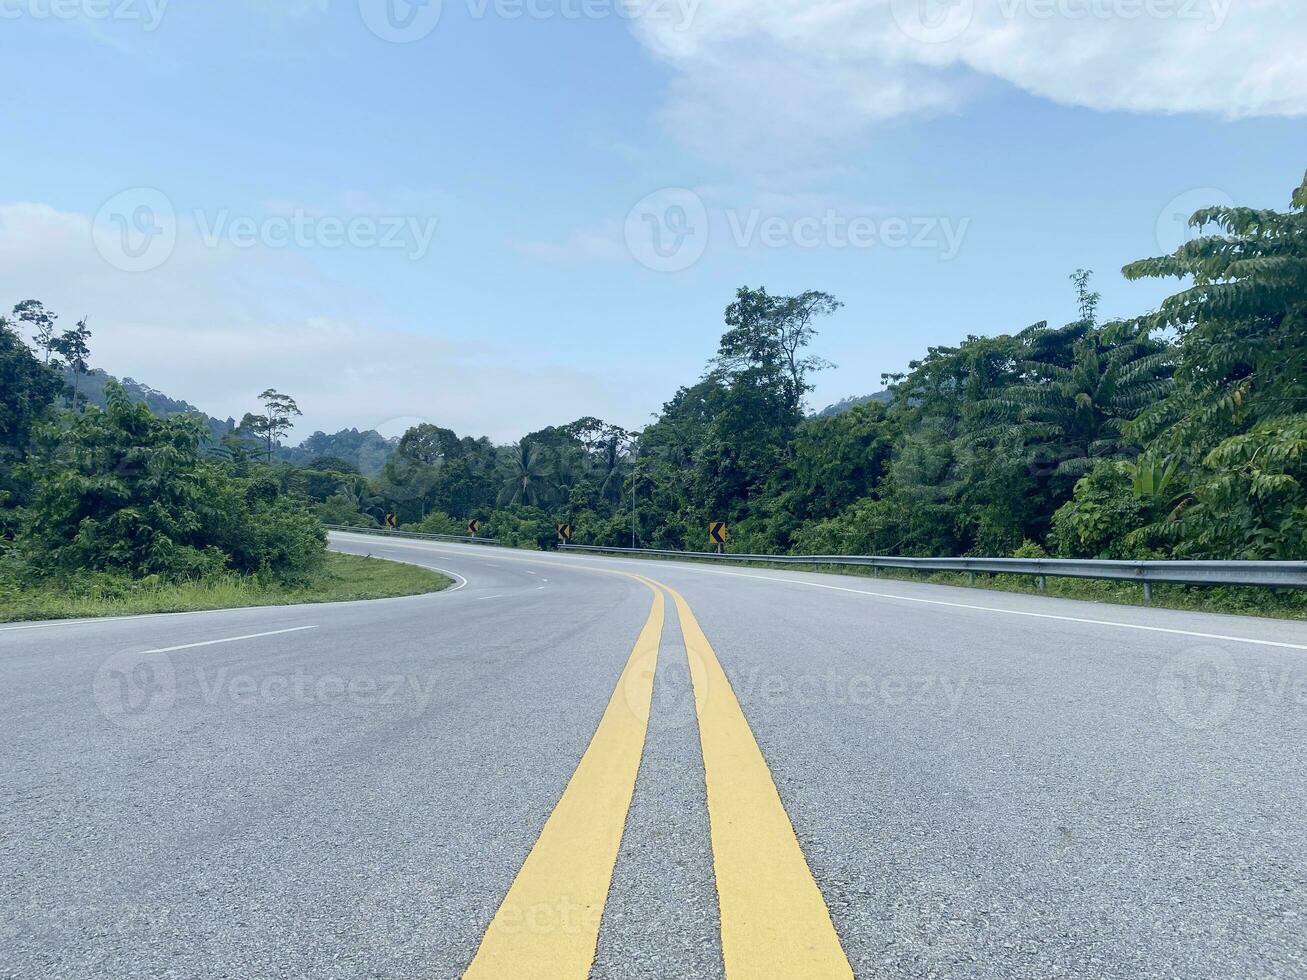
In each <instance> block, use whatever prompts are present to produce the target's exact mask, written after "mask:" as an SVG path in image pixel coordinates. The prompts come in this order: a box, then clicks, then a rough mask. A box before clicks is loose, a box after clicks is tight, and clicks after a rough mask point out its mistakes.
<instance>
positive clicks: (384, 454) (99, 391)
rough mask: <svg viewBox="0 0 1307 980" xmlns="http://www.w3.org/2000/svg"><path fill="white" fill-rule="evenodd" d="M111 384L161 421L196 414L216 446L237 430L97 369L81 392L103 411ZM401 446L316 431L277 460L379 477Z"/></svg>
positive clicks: (351, 433)
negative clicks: (332, 459) (322, 462)
mask: <svg viewBox="0 0 1307 980" xmlns="http://www.w3.org/2000/svg"><path fill="white" fill-rule="evenodd" d="M63 375H64V381H65V383H66V384H67V385H68V387H69V388H71V387H72V384H73V373H72V371H71V370H69V369H68V368H64V369H63ZM110 381H118V383H119V384H121V385H122V386H123V390H124V391H126V392H127V397H128V398H130V399H131V400H132V401H133V402H140V403H144V404H145V406H146V407H147V408H149V410H150V411H151V412H153V413H154V414H155V415H157V416H159V417H160V418H171V417H173V416H176V415H194V416H196V417H198V418H200V419H202V420H203V421H204V424H205V425H206V426H207V427H208V429H209V441H210V443H211V444H212V445H215V446H216V445H217V444H218V443H220V442H221V441H222V437H223V436H225V435H226V434H227V433H228V432H231V431H232V430H233V429H235V428H236V420H235V419H231V418H229V419H227V420H226V421H223V420H222V419H216V418H214V417H213V416H212V415H206V414H205V413H204V412H202V411H200V409H198V408H196V407H195V406H194V405H192V404H191V403H190V402H185V401H181V400H179V399H176V398H171V397H169V396H168V395H165V394H164V393H163V392H161V391H159V390H158V389H155V388H151V387H150V386H149V385H147V384H142V383H141V382H139V381H136V380H135V379H133V378H123V379H122V380H120V381H119V380H118V379H117V378H115V377H114V376H113V375H111V374H109V373H108V372H106V371H101V370H99V369H98V368H96V369H93V370H92V371H91V372H90V374H84V375H82V377H81V379H80V380H79V382H78V386H79V388H78V390H79V391H80V392H81V393H82V394H83V395H84V396H85V397H86V401H87V404H89V405H93V406H95V407H96V408H104V407H105V406H106V405H107V404H108V402H107V400H106V399H105V395H104V389H105V386H106V385H108V383H109V382H110ZM398 444H399V440H398V439H387V438H386V437H385V436H383V435H381V434H380V433H378V432H374V431H372V430H371V429H368V430H366V431H363V432H360V431H359V430H358V429H342V430H341V431H340V432H337V433H335V434H334V435H327V434H326V433H325V432H315V433H313V435H311V436H309V437H308V438H307V439H305V440H304V441H303V442H302V443H301V444H300V445H298V446H278V447H277V449H276V452H275V456H276V458H277V459H280V460H284V461H285V462H287V463H293V464H294V465H296V466H305V465H307V464H309V463H311V462H313V460H315V459H317V458H318V457H319V456H339V457H340V458H341V459H343V460H345V461H347V462H350V463H353V464H354V465H355V466H356V467H357V468H358V471H359V472H360V473H362V474H363V475H364V476H376V475H377V474H378V473H380V472H381V467H382V465H383V464H384V463H385V462H386V459H387V458H388V457H389V456H390V454H391V453H392V452H394V450H395V446H396V445H398Z"/></svg>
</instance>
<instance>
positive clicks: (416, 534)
mask: <svg viewBox="0 0 1307 980" xmlns="http://www.w3.org/2000/svg"><path fill="white" fill-rule="evenodd" d="M322 526H323V527H324V528H326V529H327V530H328V531H350V532H352V533H354V534H378V535H383V536H388V537H392V538H426V539H429V540H432V541H452V542H455V543H458V544H469V543H470V544H487V545H498V544H499V539H498V538H474V537H472V536H471V535H468V534H428V533H427V532H425V531H392V530H391V529H390V528H388V527H350V526H348V525H346V524H323V525H322Z"/></svg>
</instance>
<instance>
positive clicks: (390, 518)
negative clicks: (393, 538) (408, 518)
mask: <svg viewBox="0 0 1307 980" xmlns="http://www.w3.org/2000/svg"><path fill="white" fill-rule="evenodd" d="M386 527H389V528H397V527H399V515H398V514H387V515H386Z"/></svg>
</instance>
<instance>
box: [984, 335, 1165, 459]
mask: <svg viewBox="0 0 1307 980" xmlns="http://www.w3.org/2000/svg"><path fill="white" fill-rule="evenodd" d="M1034 329H1035V328H1032V330H1034ZM1027 333H1029V334H1030V336H1029V337H1025V338H1023V339H1026V340H1027V342H1028V343H1030V342H1033V344H1032V346H1035V347H1036V351H1037V352H1036V354H1035V356H1034V357H1033V358H1032V359H1030V360H1027V361H1024V362H1022V363H1021V365H1020V368H1021V371H1022V373H1023V374H1024V375H1025V376H1026V378H1027V379H1028V380H1027V381H1025V382H1023V383H1020V384H1016V385H1012V386H1010V387H1008V388H1005V389H1004V390H1003V391H1001V392H999V394H998V395H997V397H994V398H989V399H985V400H983V401H982V402H980V403H979V405H978V406H977V407H978V409H979V410H980V411H981V412H982V413H984V414H986V415H989V416H990V418H991V419H993V421H994V423H995V424H992V425H988V426H984V427H982V428H981V429H980V430H979V432H978V433H977V435H978V436H979V438H980V439H981V440H985V441H990V440H998V441H1001V442H1009V444H1011V441H1015V442H1016V443H1017V444H1019V445H1020V446H1022V447H1023V450H1024V451H1027V452H1030V453H1031V458H1032V459H1035V458H1036V457H1038V458H1039V459H1040V460H1042V461H1043V462H1044V463H1045V464H1046V465H1048V466H1050V467H1051V469H1052V474H1053V475H1054V476H1058V477H1067V478H1071V479H1072V480H1074V479H1076V478H1078V477H1080V476H1082V475H1083V474H1084V473H1085V472H1086V471H1087V470H1088V469H1089V468H1090V467H1091V466H1092V465H1093V464H1094V462H1095V461H1096V460H1099V459H1103V458H1107V457H1121V456H1127V455H1131V447H1132V445H1133V444H1132V442H1131V440H1130V439H1128V438H1127V435H1126V432H1125V427H1126V425H1127V423H1129V422H1130V420H1131V419H1133V418H1134V417H1135V416H1136V415H1138V414H1139V412H1140V410H1142V409H1143V408H1144V407H1145V406H1147V405H1149V404H1151V403H1154V402H1156V401H1157V400H1158V399H1159V398H1161V397H1163V396H1164V395H1165V394H1166V392H1167V391H1169V390H1170V387H1171V383H1172V382H1171V357H1172V352H1171V351H1170V350H1169V349H1168V348H1167V347H1166V346H1165V345H1162V344H1160V343H1158V342H1156V341H1151V340H1148V339H1147V338H1141V337H1139V336H1137V335H1130V334H1129V333H1128V331H1127V329H1126V327H1125V325H1123V324H1112V325H1109V326H1107V327H1104V328H1102V329H1099V328H1096V327H1093V326H1089V325H1087V324H1085V323H1080V324H1072V325H1071V326H1069V327H1065V328H1063V329H1062V330H1060V331H1048V330H1047V329H1046V328H1043V329H1039V330H1038V331H1037V332H1033V333H1032V332H1030V331H1027ZM1040 348H1042V350H1041V349H1040ZM1059 362H1060V363H1059Z"/></svg>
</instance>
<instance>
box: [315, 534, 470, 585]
mask: <svg viewBox="0 0 1307 980" xmlns="http://www.w3.org/2000/svg"><path fill="white" fill-rule="evenodd" d="M386 550H387V551H400V549H399V548H395V547H393V546H389V545H388V546H387V547H386ZM337 553H338V554H350V552H347V551H344V552H337ZM401 553H402V552H401ZM445 553H446V554H448V552H445ZM402 564H404V565H413V564H416V563H415V562H411V561H406V562H402ZM417 567H418V568H426V569H430V570H431V571H433V572H439V573H440V574H441V575H448V576H449V577H450V578H453V579H457V580H458V585H456V586H454V587H453V588H452V589H445V592H457V591H458V590H459V589H461V588H463V587H465V586H466V585H467V579H465V578H464V577H463V576H462V575H459V574H458V572H451V571H450V570H449V569H448V568H438V567H436V566H435V565H418V566H417ZM436 594H437V595H439V594H440V593H436Z"/></svg>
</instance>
